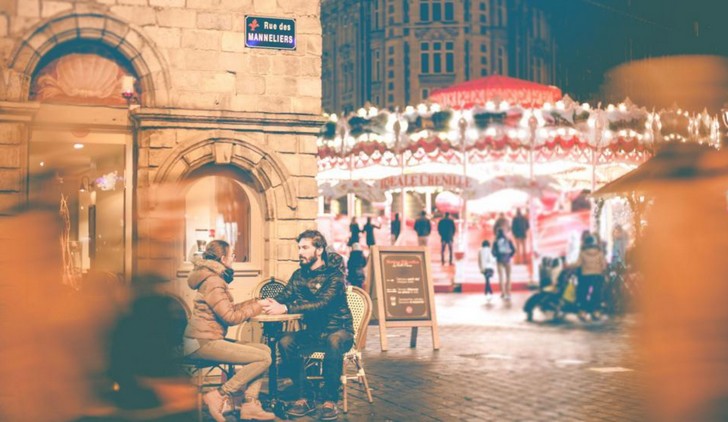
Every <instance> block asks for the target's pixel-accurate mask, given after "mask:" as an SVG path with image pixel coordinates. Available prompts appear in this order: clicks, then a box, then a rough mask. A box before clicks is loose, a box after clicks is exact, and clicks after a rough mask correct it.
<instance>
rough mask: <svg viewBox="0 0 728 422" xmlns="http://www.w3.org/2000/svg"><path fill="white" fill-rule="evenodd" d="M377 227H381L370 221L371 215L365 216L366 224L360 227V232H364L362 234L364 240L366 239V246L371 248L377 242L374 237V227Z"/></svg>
mask: <svg viewBox="0 0 728 422" xmlns="http://www.w3.org/2000/svg"><path fill="white" fill-rule="evenodd" d="M379 228H381V227H380V226H376V225H374V223H372V218H371V217H367V222H366V224H364V228H362V230H361V232H362V233H364V235H365V236H366V241H367V246H368V247H370V248H371V247H372V246H374V245H375V244H376V243H377V242H376V239H374V229H379Z"/></svg>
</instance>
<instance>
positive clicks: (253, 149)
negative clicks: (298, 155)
mask: <svg viewBox="0 0 728 422" xmlns="http://www.w3.org/2000/svg"><path fill="white" fill-rule="evenodd" d="M210 163H215V164H230V165H234V166H236V167H239V168H241V169H243V170H245V171H248V172H250V173H251V174H252V175H253V176H254V177H255V178H256V179H257V181H258V182H259V184H260V188H261V193H262V194H263V196H264V198H265V204H264V205H265V208H264V210H265V218H266V220H268V221H270V220H276V219H278V218H280V216H281V214H282V213H284V212H286V211H288V212H291V213H293V212H295V210H296V209H297V208H298V199H297V192H296V186H295V184H294V183H293V182H292V180H291V177H290V175H289V173H288V171H287V170H286V167H285V165H284V164H283V163H282V162H281V161H280V159H279V158H277V155H276V153H275V152H274V151H272V150H269V149H268V148H267V147H266V146H263V145H258V144H255V143H252V142H248V141H245V140H242V139H240V138H239V136H238V135H237V134H235V133H231V132H227V131H214V133H212V134H210V133H209V132H208V133H206V134H205V135H201V136H198V137H196V138H194V139H191V140H189V141H186V142H184V143H182V144H180V145H179V146H178V147H177V148H175V149H174V150H173V151H172V152H171V153H170V154H169V155H168V156H167V158H166V160H165V161H164V162H163V163H162V165H161V166H160V167H159V168H158V169H157V171H156V174H155V176H154V179H153V182H154V184H166V183H175V182H179V181H181V180H183V179H184V178H185V177H186V176H187V175H188V174H190V173H191V172H193V171H194V170H196V169H198V168H200V167H202V166H204V165H206V164H210Z"/></svg>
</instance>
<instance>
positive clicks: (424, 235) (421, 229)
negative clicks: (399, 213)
mask: <svg viewBox="0 0 728 422" xmlns="http://www.w3.org/2000/svg"><path fill="white" fill-rule="evenodd" d="M415 232H416V233H417V245H418V246H427V239H428V238H429V236H430V232H432V224H431V223H430V220H429V219H428V218H427V214H426V213H425V212H424V211H421V212H420V216H419V218H417V220H415Z"/></svg>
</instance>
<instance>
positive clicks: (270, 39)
mask: <svg viewBox="0 0 728 422" xmlns="http://www.w3.org/2000/svg"><path fill="white" fill-rule="evenodd" d="M245 46H246V47H248V48H272V49H276V50H295V49H296V20H295V19H280V18H266V17H263V16H246V17H245Z"/></svg>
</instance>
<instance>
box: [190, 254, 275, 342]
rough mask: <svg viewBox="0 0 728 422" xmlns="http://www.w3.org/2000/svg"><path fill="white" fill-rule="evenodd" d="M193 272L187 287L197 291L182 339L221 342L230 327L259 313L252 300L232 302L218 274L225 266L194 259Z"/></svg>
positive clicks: (254, 301)
mask: <svg viewBox="0 0 728 422" xmlns="http://www.w3.org/2000/svg"><path fill="white" fill-rule="evenodd" d="M193 264H195V269H194V270H193V271H192V273H190V276H189V277H188V278H187V284H188V285H189V286H190V288H192V289H195V290H197V294H196V295H195V298H194V300H193V305H192V306H193V308H192V316H191V317H190V320H189V322H188V323H187V329H186V330H185V337H187V338H193V339H201V340H220V339H223V338H224V337H225V334H226V333H227V329H228V327H229V326H231V325H237V324H240V323H242V322H243V321H246V320H247V319H249V318H251V317H253V316H256V315H258V314H260V313H261V311H262V307H261V306H260V305H259V304H258V303H257V301H256V300H255V299H251V300H248V301H246V302H242V303H233V297H232V295H231V294H230V291H229V290H228V285H227V283H226V282H225V280H223V278H222V276H221V274H222V273H223V272H224V271H225V268H226V267H225V265H223V264H222V263H220V262H217V261H212V260H203V259H197V260H193Z"/></svg>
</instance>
